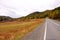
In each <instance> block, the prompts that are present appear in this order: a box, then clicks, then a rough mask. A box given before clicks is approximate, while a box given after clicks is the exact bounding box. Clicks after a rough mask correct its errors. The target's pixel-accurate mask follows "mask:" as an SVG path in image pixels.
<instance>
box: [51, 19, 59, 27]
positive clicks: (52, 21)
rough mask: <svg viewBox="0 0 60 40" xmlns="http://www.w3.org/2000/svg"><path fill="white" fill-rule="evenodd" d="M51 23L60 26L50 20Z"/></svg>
mask: <svg viewBox="0 0 60 40" xmlns="http://www.w3.org/2000/svg"><path fill="white" fill-rule="evenodd" d="M50 22H51V23H53V24H55V25H57V26H60V24H58V23H55V22H53V21H51V20H50Z"/></svg>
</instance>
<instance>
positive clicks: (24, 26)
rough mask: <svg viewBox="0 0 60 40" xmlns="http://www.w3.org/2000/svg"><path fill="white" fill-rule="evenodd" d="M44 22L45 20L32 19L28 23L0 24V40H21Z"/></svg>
mask: <svg viewBox="0 0 60 40" xmlns="http://www.w3.org/2000/svg"><path fill="white" fill-rule="evenodd" d="M42 22H43V19H32V20H30V21H26V22H17V21H16V22H5V23H0V40H20V38H22V37H23V36H24V35H25V34H27V33H28V32H30V31H32V30H33V29H34V28H36V26H37V25H38V24H40V23H42Z"/></svg>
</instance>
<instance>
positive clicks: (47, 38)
mask: <svg viewBox="0 0 60 40" xmlns="http://www.w3.org/2000/svg"><path fill="white" fill-rule="evenodd" d="M21 40H60V22H58V21H55V20H51V19H46V20H45V22H44V23H42V24H40V25H38V26H37V28H35V29H34V30H33V31H31V32H29V33H28V34H27V35H25V36H24V37H23V38H22V39H21Z"/></svg>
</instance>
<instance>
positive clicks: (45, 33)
mask: <svg viewBox="0 0 60 40" xmlns="http://www.w3.org/2000/svg"><path fill="white" fill-rule="evenodd" d="M46 32H47V19H46V22H45V32H44V40H46Z"/></svg>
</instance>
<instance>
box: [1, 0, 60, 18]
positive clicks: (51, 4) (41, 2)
mask: <svg viewBox="0 0 60 40" xmlns="http://www.w3.org/2000/svg"><path fill="white" fill-rule="evenodd" d="M58 6H60V0H0V15H1V16H2V15H5V16H10V17H14V18H17V17H21V16H26V15H28V14H30V13H31V12H35V11H45V10H48V9H49V10H51V9H54V8H56V7H58Z"/></svg>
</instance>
